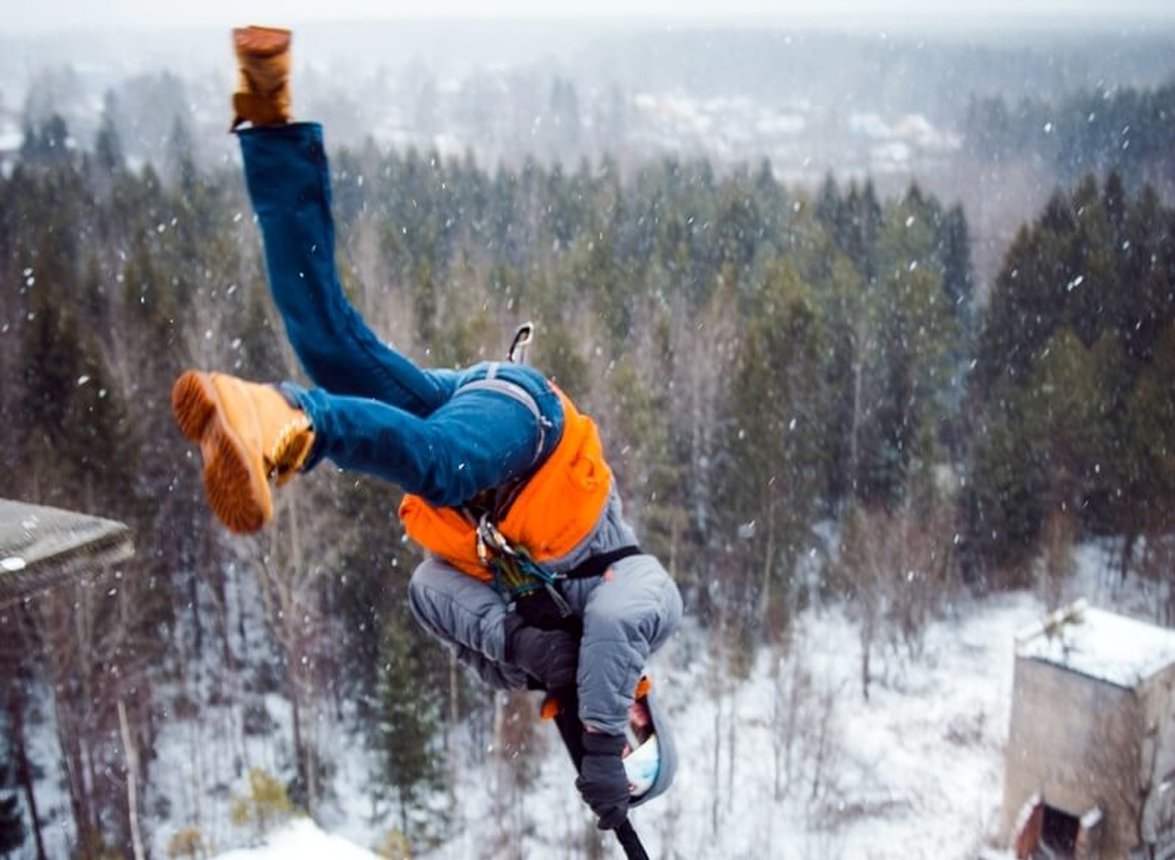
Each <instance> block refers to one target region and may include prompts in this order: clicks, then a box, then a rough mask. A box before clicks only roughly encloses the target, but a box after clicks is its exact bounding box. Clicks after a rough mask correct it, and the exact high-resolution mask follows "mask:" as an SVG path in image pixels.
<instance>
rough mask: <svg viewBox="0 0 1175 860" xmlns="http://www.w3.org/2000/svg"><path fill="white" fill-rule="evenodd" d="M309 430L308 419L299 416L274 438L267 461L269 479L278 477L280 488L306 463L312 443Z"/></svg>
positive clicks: (290, 421)
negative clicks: (308, 433) (307, 433)
mask: <svg viewBox="0 0 1175 860" xmlns="http://www.w3.org/2000/svg"><path fill="white" fill-rule="evenodd" d="M308 429H309V424H308V422H307V421H306V417H305V416H304V415H299V416H298V417H296V418H291V419H290V420H289V421H287V422H286V425H285V426H284V427H282V429H281V430H279V431H278V433H277V436H276V437H274V442H273V445H272V446H271V447H270V453H269V456H268V457H267V458H266V459H267V460H268V461H269V473H268V477H270V478H273V477H276V478H277V485H278V486H279V487H280V486H281V485H282V484H285V483H286V482H287V481H289V480H290V479H291V478H292V477H293V476H294V475H295V474H296V473H297V471H298V469H300V468H301V467H302V464H303V463H305V462H306V457H307V455H308V454H309V453H310V443H309V440H308V439H307V438H306V432H307V430H308Z"/></svg>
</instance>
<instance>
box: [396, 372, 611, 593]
mask: <svg viewBox="0 0 1175 860" xmlns="http://www.w3.org/2000/svg"><path fill="white" fill-rule="evenodd" d="M555 392H556V393H557V394H558V395H559V399H560V400H562V401H563V436H562V438H561V439H560V440H559V444H558V445H556V446H555V450H554V451H552V452H551V454H550V456H548V457H547V459H546V461H545V462H544V463H543V464H542V465H541V466H539V468H538V471H536V472H535V473H534V474H533V475H531V477H530V479H529V480H528V481H527V482H526V484H525V485H524V486H523V487H522V489H521V490H519V492H518V494H517V496H515V498H514V502H513V503H512V504H511V505H510V509H509V510H508V511H507V512H506V515H505V517H503V518H502V520H501V521H500V522H497V523H496V525H497V527H498V530H499V531H501V532H502V534H503V535H505V536H506V538H507V539H509V541H510V542H511V543H513V544H516V545H519V546H523V547H525V548H526V549H527V551H529V552H530V554H531V557H532V558H533V559H534V560H535V561H537V562H539V563H542V562H544V561H551V560H552V559H557V558H560V557H562V556H564V555H566V554H567V553H569V552H571V550H573V549H575V547H576V546H577V545H578V544H579V543H580V542H581V541H582V540H583V539H584V538H586V537H587V536H588V534H589V533H590V532H591V530H592V528H593V527H594V526H595V524H596V522H597V521H598V520H599V518H600V514H601V513H602V512H603V510H604V504H605V503H606V502H607V501H608V492H609V490H610V489H611V486H612V471H611V470H610V469H609V468H608V464H607V463H606V462H605V460H604V447H603V445H602V444H601V442H600V432H599V429H598V428H597V427H596V423H595V422H594V421H592V419H591V418H589V417H588V416H586V415H583V414H581V413H580V412H579V411H578V410H577V409H576V408H575V406H574V405H573V404H572V402H571V401H570V400H569V399H568V398H567V395H565V394H564V393H563V392H562V391H560V390H559V389H558V388H556V389H555ZM400 522H401V523H403V524H404V530H405V531H407V532H408V536H409V537H410V538H412V540H414V541H416V542H417V543H418V544H420V545H421V546H423V547H424V548H425V549H427V550H429V551H430V552H433V553H435V554H436V555H439V556H440V557H441V558H443V559H445V560H446V561H447V562H449V564H451V565H453V566H454V567H456V568H457V569H458V570H460V571H461V572H462V573H466V574H468V575H469V576H472V577H475V578H476V579H480V580H482V581H483V582H492V581H493V578H494V575H493V571H491V570H490V569H489V568H487V567H486V566H485V565H483V564H482V562H481V559H479V558H478V555H477V528H476V525H475V524H473V523H471V522H470V521H469V519H468V518H467V517H466V515H465V513H464V512H463V511H461V510H459V509H457V508H448V507H437V506H435V505H431V504H429V503H428V502H426V501H425V500H424V499H423V498H421V497H420V496H417V495H413V494H411V493H409V494H408V495H406V496H404V500H403V501H402V502H400Z"/></svg>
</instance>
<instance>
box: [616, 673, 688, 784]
mask: <svg viewBox="0 0 1175 860" xmlns="http://www.w3.org/2000/svg"><path fill="white" fill-rule="evenodd" d="M647 680H648V679H647V678H642V679H641V684H640V688H641V693H643V695H641V696H639V697H638V699H637V701H638V702H643V703H644V705H645V707H646V708H647V709H648V712H649V723H650V734H649V735H648V736H647V737H646V738H645V739H644V741H643V742H639V743H633V741H631V740H630V742H629V746H630V747H631V751H630V752H629V753H628V755H626V756H625V757H624V760H623V762H624V772H625V773H626V774H627V775H628V782H629V785H630V790H629V792H630V795H631V797H630V800H629V804H630V805H631V806H639V805H640V804H642V803H644V802H645V801H646V800H651V799H653V798H654V797H656V796H657V795H659V794H661V793H662V792H663V791H665V790H666V789H667V788H669V786H670V785H672V784H673V777H674V775H675V774H676V773H677V749H676V747H674V745H673V735H672V733H671V732H670V730H669V721H668V720H667V719H666V717H665V712H664V711H663V710H662V709H661V707H660V704H659V703H658V701H657V697H656V695H655V694H654V693H653V690H652V685H651V684H649V683H647Z"/></svg>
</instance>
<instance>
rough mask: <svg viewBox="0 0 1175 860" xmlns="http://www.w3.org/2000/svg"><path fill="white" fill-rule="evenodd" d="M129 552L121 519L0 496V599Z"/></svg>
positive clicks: (121, 558)
mask: <svg viewBox="0 0 1175 860" xmlns="http://www.w3.org/2000/svg"><path fill="white" fill-rule="evenodd" d="M133 554H134V543H133V542H132V540H131V533H130V529H128V528H127V527H126V525H124V524H123V523H120V522H116V521H115V520H107V519H103V518H101V517H95V516H90V515H88V514H79V513H75V512H73V511H66V510H62V509H60V508H50V507H44V506H42V505H31V504H27V503H25V502H16V501H11V500H9V499H0V600H11V599H14V598H20V597H24V596H25V595H28V594H31V593H32V592H34V591H38V590H41V589H45V588H51V587H52V586H54V585H57V584H59V583H60V582H63V581H65V580H67V579H69V578H70V577H72V576H76V575H78V574H81V573H84V572H86V571H89V570H91V569H101V568H103V567H107V566H109V565H112V564H117V563H118V562H120V561H125V560H126V559H128V558H130V557H131V555H133Z"/></svg>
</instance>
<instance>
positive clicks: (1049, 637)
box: [1016, 600, 1175, 689]
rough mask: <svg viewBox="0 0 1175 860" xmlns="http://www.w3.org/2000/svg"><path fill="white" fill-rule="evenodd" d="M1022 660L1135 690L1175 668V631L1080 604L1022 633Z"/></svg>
mask: <svg viewBox="0 0 1175 860" xmlns="http://www.w3.org/2000/svg"><path fill="white" fill-rule="evenodd" d="M1016 656H1017V657H1023V658H1027V659H1031V660H1040V661H1042V662H1045V663H1051V664H1053V665H1054V666H1060V667H1061V668H1064V669H1068V670H1070V671H1072V672H1077V673H1079V674H1082V675H1086V676H1088V677H1090V678H1095V679H1097V680H1099V681H1105V682H1106V683H1109V684H1114V685H1116V686H1119V687H1125V688H1127V689H1133V688H1134V687H1136V686H1138V684H1139V682H1140V681H1142V680H1144V679H1145V678H1148V677H1150V676H1151V675H1153V674H1155V673H1156V672H1158V671H1160V670H1161V669H1163V668H1165V667H1167V666H1169V665H1170V664H1172V663H1175V630H1168V629H1166V628H1163V627H1157V626H1155V625H1154V624H1148V623H1146V622H1144V621H1137V620H1135V619H1133V618H1127V617H1126V616H1125V615H1117V614H1115V613H1113V612H1106V611H1105V610H1102V609H1094V608H1092V607H1090V606H1088V605H1087V604H1086V602H1085V601H1084V600H1078V601H1077V602H1075V603H1073V604H1071V605H1070V606H1067V607H1065V608H1064V609H1060V610H1057V611H1056V612H1054V613H1052V614H1051V615H1048V616H1047V617H1045V618H1044V619H1043V620H1042V621H1039V622H1037V623H1036V624H1033V625H1032V626H1031V627H1028V628H1027V629H1025V630H1023V631H1021V633H1020V634H1019V635H1018V636H1017V637H1016Z"/></svg>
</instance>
